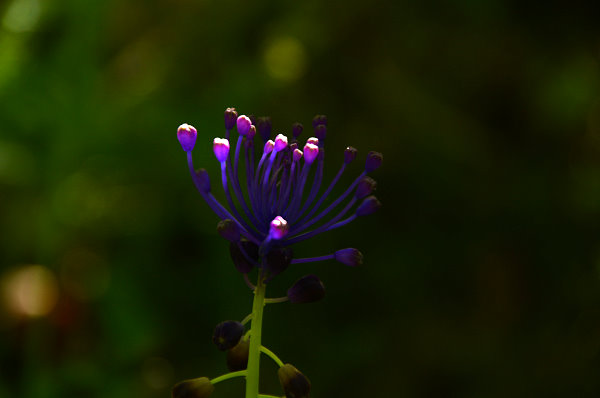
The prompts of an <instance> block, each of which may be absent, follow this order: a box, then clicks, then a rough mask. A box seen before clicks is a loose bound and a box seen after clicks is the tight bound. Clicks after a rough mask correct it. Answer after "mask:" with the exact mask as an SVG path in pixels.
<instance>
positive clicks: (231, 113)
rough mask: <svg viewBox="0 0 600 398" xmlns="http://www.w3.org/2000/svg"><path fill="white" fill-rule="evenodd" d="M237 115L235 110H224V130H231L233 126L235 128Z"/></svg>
mask: <svg viewBox="0 0 600 398" xmlns="http://www.w3.org/2000/svg"><path fill="white" fill-rule="evenodd" d="M237 117H238V113H237V111H236V110H235V108H227V109H225V130H228V131H229V130H231V129H232V128H233V126H235V121H236V120H237Z"/></svg>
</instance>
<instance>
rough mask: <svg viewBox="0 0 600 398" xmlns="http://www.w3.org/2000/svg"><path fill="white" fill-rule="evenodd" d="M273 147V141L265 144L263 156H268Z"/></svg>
mask: <svg viewBox="0 0 600 398" xmlns="http://www.w3.org/2000/svg"><path fill="white" fill-rule="evenodd" d="M274 146H275V143H274V142H273V140H269V141H267V142H265V148H264V149H263V151H264V153H265V155H268V154H270V153H271V151H272V150H273V147H274Z"/></svg>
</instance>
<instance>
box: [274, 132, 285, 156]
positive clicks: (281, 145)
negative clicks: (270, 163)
mask: <svg viewBox="0 0 600 398" xmlns="http://www.w3.org/2000/svg"><path fill="white" fill-rule="evenodd" d="M287 145H288V139H287V137H286V136H285V135H283V134H278V135H277V137H275V146H274V147H273V149H274V150H275V152H280V151H283V150H284V149H285V148H286V147H287Z"/></svg>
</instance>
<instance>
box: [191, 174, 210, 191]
mask: <svg viewBox="0 0 600 398" xmlns="http://www.w3.org/2000/svg"><path fill="white" fill-rule="evenodd" d="M194 173H195V174H196V181H197V182H198V185H199V189H200V191H202V193H209V192H210V177H209V176H208V171H206V170H205V169H198V170H196V171H194Z"/></svg>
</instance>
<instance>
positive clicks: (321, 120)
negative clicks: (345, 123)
mask: <svg viewBox="0 0 600 398" xmlns="http://www.w3.org/2000/svg"><path fill="white" fill-rule="evenodd" d="M320 124H322V125H324V126H327V116H325V115H315V117H313V120H312V126H313V128H316V127H317V126H318V125H320Z"/></svg>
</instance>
